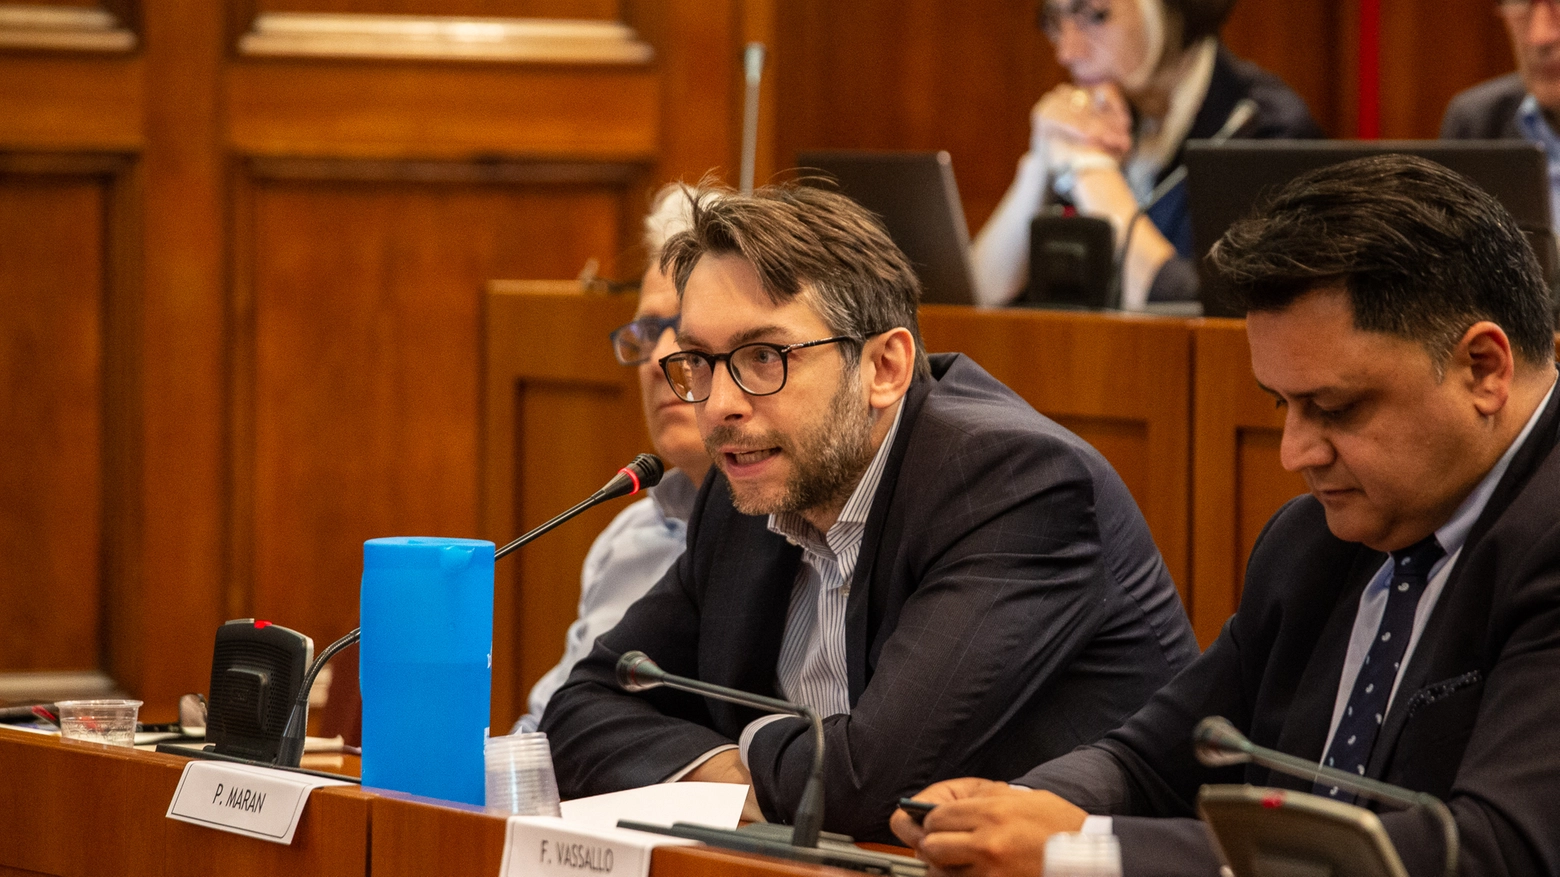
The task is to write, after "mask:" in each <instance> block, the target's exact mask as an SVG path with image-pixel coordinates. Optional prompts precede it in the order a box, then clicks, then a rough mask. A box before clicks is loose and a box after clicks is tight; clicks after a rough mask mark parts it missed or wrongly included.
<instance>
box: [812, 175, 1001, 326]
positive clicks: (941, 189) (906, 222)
mask: <svg viewBox="0 0 1560 877" xmlns="http://www.w3.org/2000/svg"><path fill="white" fill-rule="evenodd" d="M796 163H797V165H798V167H799V169H800V171H801V172H802V174H803V177H802V182H804V183H807V184H809V185H815V184H819V183H824V180H820V179H819V178H818V176H817V174H819V173H820V172H821V173H822V175H823V176H824V177H825V178H827V180H829V181H832V184H833V185H834V186H836V187H837V188H838V189H839V192H840V194H842V195H844V196H846V197H847V198H850V199H851V200H852V201H855V202H856V203H858V204H860V205H861V206H863V207H865V208H867V209H868V210H870V211H872V212H873V213H876V214H877V215H878V217H879V218H880V219H882V220H883V227H884V228H886V229H887V230H888V236H889V237H890V238H892V239H893V241H894V243H895V244H896V245H897V246H898V247H899V249H901V250H903V251H904V254H905V258H907V259H909V260H910V264H911V265H912V266H913V267H914V268H915V273H916V276H917V277H919V278H920V280H921V301H922V303H923V304H955V305H962V304H974V303H975V275H974V269H973V267H972V263H971V261H970V231H969V226H968V225H966V224H965V221H964V203H963V202H962V201H960V200H959V185H958V183H957V182H955V181H954V178H953V159H952V157H950V156H949V155H948V153H947V152H879V151H870V150H828V151H822V150H810V151H803V152H800V153H798V154H797V156H796ZM825 184H826V183H825Z"/></svg>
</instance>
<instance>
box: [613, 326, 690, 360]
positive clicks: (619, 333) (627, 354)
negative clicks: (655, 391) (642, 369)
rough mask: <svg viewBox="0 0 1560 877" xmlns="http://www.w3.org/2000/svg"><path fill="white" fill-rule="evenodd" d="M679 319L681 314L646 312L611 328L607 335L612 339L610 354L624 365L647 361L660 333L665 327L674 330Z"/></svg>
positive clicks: (658, 339)
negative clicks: (656, 314) (629, 321)
mask: <svg viewBox="0 0 1560 877" xmlns="http://www.w3.org/2000/svg"><path fill="white" fill-rule="evenodd" d="M681 320H682V315H681V314H673V315H672V316H670V317H657V316H654V315H652V314H646V315H645V316H643V317H637V318H635V320H634V322H632V323H628V324H626V325H623V326H619V327H617V328H616V329H613V330H612V332H611V334H609V335H608V336H607V337H608V338H611V339H612V355H613V356H616V357H617V361H618V362H621V363H623V364H624V365H639V364H640V363H644V362H649V361H650V354H651V353H653V352H654V351H655V345H656V343H657V342H659V341H660V340H661V335H663V334H664V333H665V332H666V330H667V329H671V330H673V331H676V329H677V326H678V324H679V323H680V322H681Z"/></svg>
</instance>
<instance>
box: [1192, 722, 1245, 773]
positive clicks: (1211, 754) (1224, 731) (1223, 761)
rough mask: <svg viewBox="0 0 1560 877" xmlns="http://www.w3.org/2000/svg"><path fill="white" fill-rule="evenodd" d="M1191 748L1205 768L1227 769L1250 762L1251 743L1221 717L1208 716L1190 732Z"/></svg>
mask: <svg viewBox="0 0 1560 877" xmlns="http://www.w3.org/2000/svg"><path fill="white" fill-rule="evenodd" d="M1192 748H1193V751H1195V752H1196V753H1197V760H1198V761H1200V762H1202V763H1203V765H1204V766H1206V767H1228V766H1229V765H1232V764H1245V763H1247V762H1249V761H1251V748H1252V747H1251V741H1250V740H1247V739H1246V736H1245V735H1244V734H1242V733H1241V732H1240V731H1237V730H1236V729H1235V726H1234V725H1233V724H1231V723H1230V720H1229V719H1226V718H1224V717H1223V716H1209V717H1207V718H1205V719H1203V720H1202V721H1200V722H1198V723H1197V728H1196V730H1194V731H1192Z"/></svg>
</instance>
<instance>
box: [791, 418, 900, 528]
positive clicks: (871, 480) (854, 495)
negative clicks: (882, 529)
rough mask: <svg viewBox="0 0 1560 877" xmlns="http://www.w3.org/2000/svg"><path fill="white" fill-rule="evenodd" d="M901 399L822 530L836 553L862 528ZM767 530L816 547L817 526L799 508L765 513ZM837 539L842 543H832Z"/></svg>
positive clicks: (894, 431)
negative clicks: (835, 515)
mask: <svg viewBox="0 0 1560 877" xmlns="http://www.w3.org/2000/svg"><path fill="white" fill-rule="evenodd" d="M904 413H905V406H904V400H903V399H901V400H900V403H899V410H898V411H896V412H894V423H893V425H892V426H890V427H889V428H888V435H886V436H884V437H883V443H882V444H881V445H879V446H878V449H877V453H875V454H873V455H872V462H871V463H869V464H867V471H866V472H864V473H862V476H861V480H860V481H858V482H857V483H856V489H855V490H853V491H851V494H850V499H847V500H846V501H845V507H844V508H842V509H840V516H839V517H838V518H836V519H835V521H834V526H832V527H830V528H829V532H827V533H824V534H822V535H823V542H824V543H826V548H827V549H828V550H830V551H832V553H834V554H836V555H838V554H840V553H841V549H842V548H843V547H844V544H843V543H844V542H850V541H852V540H854V541H857V542H859V541H860V540H861V536H862V534H863V533H864V532H865V528H866V523H867V515H868V514H869V513H870V512H871V511H872V498H873V497H874V496H875V495H877V489H878V482H880V481H882V479H883V468H884V467H885V466H886V465H887V464H888V453H889V449H890V448H892V447H893V446H894V436H896V435H897V434H898V433H899V421H900V419H901V418H902V417H904ZM769 532H771V533H778V534H780V535H781V536H784V537H785V538H786V540H787V541H789V542H790V543H791V544H793V545H800V546H801V547H802V548H804V549H807V550H810V551H817V550H818V549H819V547H820V546H819V545H818V542H819V534H818V529H817V528H816V527H814V526H813V525H812V524H810V523H808V521H807V519H806V518H804V517H802V516H801V514H800V513H799V512H782V513H779V514H774V515H770V516H769ZM837 542H839V543H842V544H836V543H837Z"/></svg>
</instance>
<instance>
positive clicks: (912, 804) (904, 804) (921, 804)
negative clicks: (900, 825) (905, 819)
mask: <svg viewBox="0 0 1560 877" xmlns="http://www.w3.org/2000/svg"><path fill="white" fill-rule="evenodd" d="M899 809H901V810H903V811H905V815H906V816H909V817H910V821H911V822H914V823H915V824H916V825H920V824H921V823H922V822H923V821H925V819H926V814H928V813H930V812H932V811H933V810H936V809H937V805H936V804H933V803H932V802H930V801H918V800H916V799H915V798H900V799H899Z"/></svg>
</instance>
